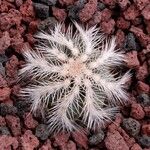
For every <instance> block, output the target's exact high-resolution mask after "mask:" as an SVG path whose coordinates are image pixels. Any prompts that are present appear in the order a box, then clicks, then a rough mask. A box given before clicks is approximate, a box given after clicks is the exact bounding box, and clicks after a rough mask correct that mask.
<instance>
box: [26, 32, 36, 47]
mask: <svg viewBox="0 0 150 150" xmlns="http://www.w3.org/2000/svg"><path fill="white" fill-rule="evenodd" d="M26 38H27V41H28V42H29V44H30V45H34V44H35V42H36V41H37V40H36V39H35V38H34V37H33V35H32V34H30V33H29V34H26Z"/></svg>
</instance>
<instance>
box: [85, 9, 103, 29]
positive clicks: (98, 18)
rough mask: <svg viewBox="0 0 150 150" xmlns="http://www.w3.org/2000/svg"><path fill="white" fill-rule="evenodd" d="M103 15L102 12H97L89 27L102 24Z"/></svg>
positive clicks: (89, 22)
mask: <svg viewBox="0 0 150 150" xmlns="http://www.w3.org/2000/svg"><path fill="white" fill-rule="evenodd" d="M101 15H102V13H101V11H96V12H95V13H94V15H93V17H92V18H91V19H90V20H89V21H88V24H89V26H94V25H96V24H98V23H100V22H101V20H102V16H101Z"/></svg>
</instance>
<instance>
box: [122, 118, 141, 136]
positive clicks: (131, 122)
mask: <svg viewBox="0 0 150 150" xmlns="http://www.w3.org/2000/svg"><path fill="white" fill-rule="evenodd" d="M122 125H123V127H124V129H125V130H126V131H127V132H128V133H129V134H130V135H132V136H136V135H138V134H139V132H140V127H141V125H140V123H139V122H138V121H137V120H135V119H133V118H128V119H123V123H122Z"/></svg>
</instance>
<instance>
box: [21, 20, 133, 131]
mask: <svg viewBox="0 0 150 150" xmlns="http://www.w3.org/2000/svg"><path fill="white" fill-rule="evenodd" d="M99 31H100V29H99V28H97V27H96V26H94V27H90V28H87V27H86V28H83V27H81V26H80V25H79V24H78V23H76V22H74V25H69V26H68V28H67V29H66V31H64V30H63V24H59V23H58V24H57V25H56V26H55V28H54V30H51V34H48V33H46V32H40V33H38V34H37V35H36V38H38V39H39V41H40V42H39V44H38V45H36V46H35V50H34V51H33V50H26V51H25V52H24V56H25V60H26V63H25V65H24V66H23V67H22V69H21V70H20V76H21V77H22V76H24V77H30V79H31V84H30V85H28V86H27V87H25V88H22V90H21V95H22V96H24V97H26V98H29V99H30V100H31V101H32V108H31V111H32V112H33V113H36V112H37V111H41V112H43V113H46V116H47V119H48V120H47V123H48V126H49V130H50V132H55V131H57V132H59V131H61V130H67V131H73V130H78V129H80V128H81V127H82V126H81V125H80V124H79V123H78V121H80V122H82V124H83V125H84V126H86V127H87V128H88V129H97V128H99V127H101V126H103V125H105V123H106V122H108V121H111V119H112V117H114V115H115V113H116V112H118V107H117V106H118V105H120V104H122V103H124V102H126V101H127V99H128V94H127V92H126V90H125V88H126V86H125V83H126V82H127V81H128V80H129V78H130V73H129V72H126V73H125V74H123V75H119V73H118V72H116V71H115V68H116V67H120V66H121V65H123V64H124V62H125V61H126V59H125V55H124V54H123V52H121V51H119V50H117V49H115V47H116V43H115V37H112V38H109V39H108V38H106V37H105V35H104V34H102V33H100V32H99ZM32 82H33V83H32Z"/></svg>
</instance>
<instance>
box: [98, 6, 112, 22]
mask: <svg viewBox="0 0 150 150" xmlns="http://www.w3.org/2000/svg"><path fill="white" fill-rule="evenodd" d="M111 15H112V12H111V10H109V9H107V8H105V9H104V10H102V11H101V20H102V21H108V20H109V19H110V17H111Z"/></svg>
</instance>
